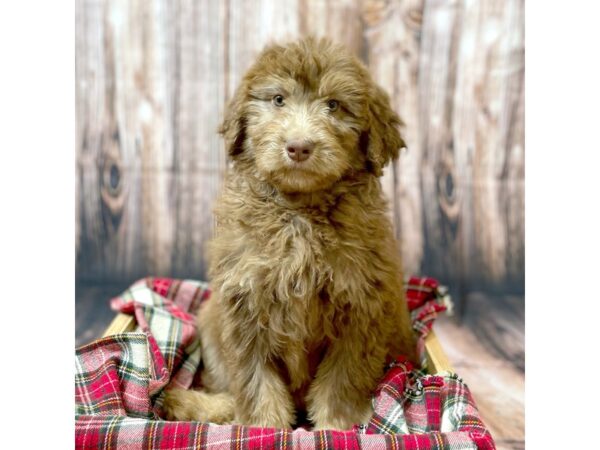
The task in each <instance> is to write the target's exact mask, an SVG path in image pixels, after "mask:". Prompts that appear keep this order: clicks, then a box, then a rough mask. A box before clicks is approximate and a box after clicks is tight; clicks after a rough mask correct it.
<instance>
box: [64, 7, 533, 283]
mask: <svg viewBox="0 0 600 450" xmlns="http://www.w3.org/2000/svg"><path fill="white" fill-rule="evenodd" d="M523 10H524V5H523V0H506V1H502V0H481V1H472V0H339V1H335V2H331V1H325V0H281V1H276V2H275V1H269V0H250V1H248V0H244V1H242V0H227V1H222V2H215V1H210V0H200V1H192V0H176V1H167V0H152V1H149V2H143V1H141V0H136V1H133V0H132V1H129V2H122V1H117V0H106V1H101V0H82V1H81V2H77V3H76V31H77V39H76V46H77V47H76V58H77V61H76V80H77V87H76V89H77V90H76V92H77V95H76V100H77V107H76V108H77V127H76V133H77V174H78V176H77V203H76V205H77V206H76V208H77V211H76V213H77V226H76V249H77V276H78V277H79V278H82V279H87V280H97V281H103V280H104V281H111V280H119V281H125V280H129V281H131V280H133V279H135V278H138V277H141V276H145V275H148V274H153V275H170V276H177V277H194V278H202V277H204V276H205V273H206V270H205V263H204V245H205V242H206V240H207V239H208V238H209V237H210V235H211V234H212V232H213V227H214V224H213V219H212V205H213V202H214V199H215V197H216V195H217V194H218V191H219V186H220V183H221V180H222V177H223V174H224V173H225V171H226V169H227V161H226V158H225V153H224V151H223V143H222V141H221V139H220V137H219V136H218V134H217V133H216V130H217V128H218V125H219V122H220V120H221V118H222V116H223V112H224V108H225V105H226V102H227V100H228V99H229V98H231V96H232V95H233V92H234V90H235V88H236V86H237V84H238V83H239V80H240V78H241V77H242V75H243V73H244V72H245V70H246V69H247V68H248V66H249V65H250V64H251V63H252V61H253V60H254V58H255V57H256V55H257V54H258V53H259V52H260V50H261V49H262V48H263V47H264V46H265V45H266V44H268V43H270V42H272V41H286V40H291V39H295V38H297V37H300V36H305V35H316V36H329V37H331V38H332V39H334V40H336V41H339V42H342V43H345V44H346V45H347V46H348V47H349V48H350V49H351V51H353V52H354V53H355V54H356V55H358V56H359V57H360V58H361V59H362V60H363V61H364V62H365V63H366V64H367V65H368V66H369V69H370V70H371V72H372V73H373V76H374V77H375V79H376V80H377V81H378V82H379V83H380V84H382V85H383V86H384V88H385V89H386V90H387V91H388V92H389V93H390V95H391V98H392V102H393V105H394V107H395V109H396V110H397V111H398V112H399V113H400V115H401V116H402V118H403V119H404V122H405V127H404V129H403V134H404V138H405V140H406V143H407V147H408V150H407V151H404V152H403V153H402V156H401V158H400V160H399V161H397V162H396V163H395V164H394V165H392V166H390V167H389V168H388V169H387V170H386V172H385V175H384V178H383V179H382V185H383V187H384V190H385V192H386V194H387V195H388V197H389V198H390V202H391V203H390V204H391V211H390V214H391V215H392V218H393V221H394V224H395V228H396V232H397V235H398V237H399V238H400V239H401V241H402V254H403V260H404V264H405V270H406V272H408V273H417V274H428V275H432V276H435V277H437V278H439V279H441V280H443V282H444V283H445V284H448V285H449V286H450V287H451V288H456V287H457V286H459V287H460V289H461V290H464V291H468V290H471V289H475V288H480V287H486V288H490V289H491V288H498V289H500V290H514V291H517V292H522V291H523V288H524V287H523V285H524V195H523V193H524V182H523V180H524V131H523V110H524V86H523V72H524V58H523V54H524V44H523V35H524V23H523V14H524V11H523Z"/></svg>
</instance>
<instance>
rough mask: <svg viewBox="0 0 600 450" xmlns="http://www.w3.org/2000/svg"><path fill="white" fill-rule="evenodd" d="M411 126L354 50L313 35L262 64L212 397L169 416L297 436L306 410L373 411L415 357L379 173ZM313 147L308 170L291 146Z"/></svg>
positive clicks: (221, 266)
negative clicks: (388, 373)
mask: <svg viewBox="0 0 600 450" xmlns="http://www.w3.org/2000/svg"><path fill="white" fill-rule="evenodd" d="M277 96H282V97H283V100H282V98H279V97H277ZM275 97H277V98H275ZM330 100H336V101H337V102H338V103H337V104H336V103H335V102H333V103H332V102H330ZM399 125H400V119H399V117H398V116H397V115H396V114H395V113H394V112H393V111H392V109H391V108H390V103H389V98H388V96H387V95H386V94H385V92H384V91H383V90H382V89H381V88H380V87H378V86H377V85H376V84H375V83H374V82H373V80H372V78H371V76H370V75H369V73H368V72H367V70H366V68H365V67H364V66H363V65H362V64H361V63H360V62H359V61H358V60H357V59H356V58H355V57H354V56H352V55H351V54H349V53H348V52H347V51H346V50H344V49H343V48H341V47H339V46H336V45H333V44H331V43H330V42H328V41H325V40H318V41H317V40H314V39H306V40H303V41H300V42H296V43H292V44H290V45H287V46H278V45H274V46H271V47H268V48H267V49H265V50H264V51H263V53H262V54H261V55H260V56H259V58H258V60H257V62H256V63H255V64H254V66H252V67H251V68H250V70H249V71H248V73H247V74H246V75H245V77H244V79H243V80H242V82H241V85H240V87H239V88H238V90H237V92H236V94H235V96H234V98H233V100H232V101H231V103H230V107H229V109H228V113H227V116H226V118H225V121H224V123H223V126H222V130H221V132H222V133H223V135H224V137H225V142H226V148H227V151H228V153H229V155H230V156H231V158H232V161H233V170H232V171H231V173H230V174H229V175H228V177H227V179H226V182H225V186H224V190H223V193H222V195H221V197H220V200H219V201H218V205H217V208H216V216H217V221H218V227H217V233H216V237H215V238H214V239H213V240H212V242H211V245H210V252H209V258H210V273H209V275H210V277H211V283H212V287H213V291H214V294H213V298H212V299H211V300H210V301H208V302H206V303H205V304H204V305H203V307H202V309H201V311H200V312H199V314H198V324H199V329H200V333H201V339H202V346H203V361H204V369H203V370H204V371H203V383H204V386H205V391H204V392H203V394H204V396H203V397H202V396H201V397H199V396H198V395H199V394H198V393H194V392H188V391H184V390H173V391H170V392H169V393H168V395H167V397H166V399H165V404H164V409H165V410H166V412H167V417H169V418H172V419H189V418H193V417H195V418H197V419H198V420H210V421H220V422H224V421H229V420H233V421H235V422H238V423H243V424H251V425H259V426H273V427H290V426H292V425H293V424H294V423H295V419H296V416H295V413H296V411H297V410H298V409H302V410H304V409H305V410H306V411H307V413H308V417H309V419H310V420H311V421H312V422H313V424H314V425H315V427H316V428H319V429H322V428H336V429H347V428H349V427H351V426H352V425H353V424H355V423H362V422H364V421H365V420H367V419H368V418H369V416H370V413H371V409H370V396H371V394H372V392H373V390H374V388H375V387H376V386H377V383H378V381H379V380H380V378H381V376H382V375H383V371H384V365H385V362H386V357H387V356H388V355H389V354H397V353H403V354H405V355H409V357H411V358H414V351H415V348H414V341H413V335H412V330H411V326H410V319H409V313H408V309H407V307H406V303H405V300H404V296H403V287H402V275H401V265H400V259H399V256H398V255H399V251H398V248H397V244H396V241H395V239H394V237H393V233H392V226H391V223H390V221H389V219H388V217H387V215H386V208H387V205H386V202H385V200H384V197H383V194H382V190H381V185H380V182H379V179H378V177H379V176H380V175H381V174H382V168H383V166H385V164H387V163H388V162H389V161H390V160H391V159H392V158H395V157H397V155H398V150H399V148H400V147H401V145H402V139H401V137H400V134H399V132H398V126H399ZM298 141H299V142H304V143H305V144H307V145H309V144H310V145H311V146H312V148H313V151H312V153H311V154H310V157H309V158H308V159H307V160H306V161H303V162H296V161H294V160H293V159H291V158H290V157H289V156H288V154H287V152H286V145H288V144H289V142H298ZM211 393H215V394H214V395H213V397H212V398H211ZM217 393H219V394H217ZM218 395H220V397H218Z"/></svg>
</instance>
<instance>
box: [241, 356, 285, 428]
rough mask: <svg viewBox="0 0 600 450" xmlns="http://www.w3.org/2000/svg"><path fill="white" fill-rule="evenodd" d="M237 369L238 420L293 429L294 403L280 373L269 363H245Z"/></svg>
mask: <svg viewBox="0 0 600 450" xmlns="http://www.w3.org/2000/svg"><path fill="white" fill-rule="evenodd" d="M236 370H239V372H238V373H239V374H240V376H239V377H236V382H234V383H233V385H234V386H235V388H234V396H235V398H236V399H237V400H238V401H239V403H238V404H237V408H238V409H237V410H236V421H238V422H239V423H242V424H247V425H256V426H261V427H276V428H291V426H292V424H293V423H294V420H295V417H294V402H293V399H292V396H291V394H290V392H289V390H288V389H287V386H286V385H285V383H284V382H283V380H282V379H281V377H280V376H279V374H278V373H277V372H276V371H275V370H274V368H273V367H271V365H270V364H268V363H263V362H258V361H256V360H255V361H253V362H248V361H246V362H242V363H241V364H240V365H239V366H238V367H237V368H236Z"/></svg>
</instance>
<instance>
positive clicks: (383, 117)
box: [360, 83, 404, 177]
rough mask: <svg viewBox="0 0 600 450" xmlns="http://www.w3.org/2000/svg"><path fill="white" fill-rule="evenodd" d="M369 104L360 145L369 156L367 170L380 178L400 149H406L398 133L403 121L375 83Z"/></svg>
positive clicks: (387, 97)
mask: <svg viewBox="0 0 600 450" xmlns="http://www.w3.org/2000/svg"><path fill="white" fill-rule="evenodd" d="M368 102H369V112H368V115H369V117H368V124H367V129H366V130H365V131H363V133H362V135H361V137H360V145H361V148H362V149H363V151H364V152H365V153H366V156H367V169H368V170H369V171H370V172H373V173H374V174H375V176H378V177H379V176H381V175H382V174H383V167H384V166H385V165H386V164H387V163H389V162H390V160H392V159H395V158H397V157H398V153H399V150H400V148H402V147H404V140H403V139H402V136H400V132H399V131H398V127H399V126H400V125H402V120H401V119H400V117H399V116H398V114H396V113H395V112H394V111H393V110H392V107H391V105H390V98H389V96H388V95H387V94H386V93H385V91H384V90H383V89H382V88H381V87H379V86H377V85H376V84H375V83H373V84H372V86H371V90H370V93H369V98H368Z"/></svg>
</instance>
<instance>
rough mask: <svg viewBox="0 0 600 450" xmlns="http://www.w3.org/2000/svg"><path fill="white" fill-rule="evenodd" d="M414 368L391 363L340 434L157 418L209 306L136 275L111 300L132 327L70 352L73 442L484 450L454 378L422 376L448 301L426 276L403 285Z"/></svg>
mask: <svg viewBox="0 0 600 450" xmlns="http://www.w3.org/2000/svg"><path fill="white" fill-rule="evenodd" d="M405 288H406V296H407V300H408V304H409V308H410V309H411V316H412V319H413V327H414V329H415V331H416V333H417V334H418V336H419V339H418V344H417V345H418V351H419V352H420V353H419V354H420V357H421V358H420V359H421V361H422V367H421V368H420V369H416V368H413V367H411V364H410V362H408V361H406V360H404V359H403V358H402V357H399V358H398V359H397V360H396V361H395V362H393V363H392V364H391V365H390V367H389V369H388V370H387V372H386V374H385V376H384V378H383V379H382V381H381V382H380V384H379V386H378V388H377V390H376V392H375V394H374V397H373V406H374V414H373V416H372V418H371V420H370V421H369V423H367V424H362V425H357V426H355V427H354V429H352V430H346V431H334V430H326V431H316V432H313V431H309V430H306V429H303V428H299V429H296V430H280V429H272V428H257V427H247V426H239V425H215V424H209V423H200V422H169V421H164V420H162V419H161V418H160V413H161V408H160V407H161V404H162V396H163V392H165V388H166V387H170V386H178V387H182V388H190V387H194V386H196V385H197V382H196V376H197V373H196V372H197V368H198V366H199V364H200V361H201V350H200V342H199V340H198V338H197V337H196V328H195V327H196V324H195V320H194V315H195V312H196V311H197V309H198V307H199V306H200V304H201V303H202V302H203V301H205V300H207V299H209V297H210V290H209V289H208V285H207V284H206V283H204V282H200V281H193V280H175V279H168V278H152V277H149V278H145V279H143V280H140V281H138V282H136V283H135V284H133V285H132V286H131V287H130V288H129V289H128V290H127V291H126V292H124V293H123V294H122V295H121V296H119V297H117V298H115V299H112V300H111V306H112V308H113V309H115V310H117V311H121V312H124V313H129V314H134V315H135V318H136V321H137V324H138V328H137V329H136V331H134V332H130V333H122V334H118V335H114V336H109V337H105V338H101V339H98V340H96V341H94V342H92V343H90V344H88V345H85V346H83V347H80V348H78V349H77V350H76V354H75V372H76V373H75V420H76V425H75V444H76V447H77V448H81V449H100V448H103V449H105V448H106V449H108V448H119V449H121V448H122V449H142V448H144V449H154V448H157V449H161V448H169V449H176V448H177V449H188V448H215V449H246V448H248V449H250V448H257V449H258V448H276V449H284V448H303V449H358V448H372V449H375V448H377V449H379V448H394V449H476V448H479V449H493V448H495V446H494V442H493V439H492V437H491V435H490V433H489V431H488V430H487V429H486V428H485V425H484V424H483V423H482V421H481V419H480V417H479V413H478V411H477V407H476V406H475V403H474V401H473V398H472V396H471V394H470V392H469V389H468V387H467V386H466V384H464V383H463V381H462V380H461V379H460V378H459V377H458V376H457V375H456V374H453V373H440V374H435V375H426V374H425V371H424V370H425V368H426V357H425V352H424V348H425V337H426V335H427V333H428V332H429V330H430V329H431V327H432V325H433V322H434V320H435V318H436V317H437V315H438V314H439V313H440V312H442V311H445V310H447V309H448V308H449V307H450V305H451V303H450V301H449V297H448V296H447V295H446V291H445V289H444V288H443V287H442V286H440V285H439V283H438V282H437V281H436V280H434V279H432V278H418V277H413V278H410V279H408V280H407V282H406V284H405Z"/></svg>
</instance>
